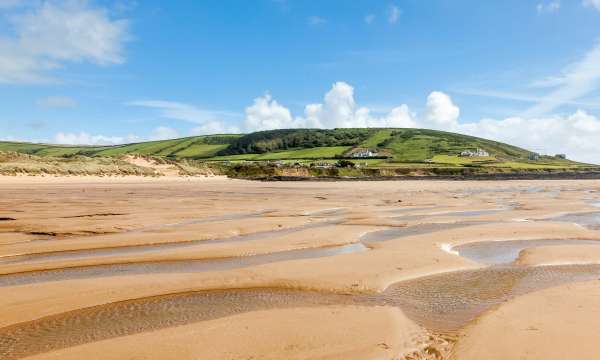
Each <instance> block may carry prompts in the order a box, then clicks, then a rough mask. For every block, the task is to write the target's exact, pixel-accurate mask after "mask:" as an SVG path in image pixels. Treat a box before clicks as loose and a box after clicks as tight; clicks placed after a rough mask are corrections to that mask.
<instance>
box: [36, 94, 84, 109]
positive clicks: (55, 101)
mask: <svg viewBox="0 0 600 360" xmlns="http://www.w3.org/2000/svg"><path fill="white" fill-rule="evenodd" d="M35 104H36V105H37V106H40V107H45V108H72V107H75V106H77V101H75V99H73V98H71V97H68V96H48V97H45V98H42V99H38V100H37V101H36V102H35Z"/></svg>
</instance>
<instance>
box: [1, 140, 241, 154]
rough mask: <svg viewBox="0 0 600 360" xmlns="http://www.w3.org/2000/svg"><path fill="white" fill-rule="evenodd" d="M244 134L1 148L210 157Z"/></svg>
mask: <svg viewBox="0 0 600 360" xmlns="http://www.w3.org/2000/svg"><path fill="white" fill-rule="evenodd" d="M239 137H240V135H207V136H194V137H188V138H182V139H173V140H159V141H148V142H141V143H134V144H126V145H115V146H63V145H51V144H28V143H16V142H0V151H14V152H19V153H24V154H29V155H37V156H57V157H60V156H63V157H64V156H73V155H85V156H121V155H127V154H140V155H147V156H160V157H170V158H190V159H199V158H208V157H212V156H215V154H216V153H217V152H219V151H222V150H224V149H226V148H227V147H228V146H229V144H230V143H231V142H233V141H234V140H235V139H237V138H239Z"/></svg>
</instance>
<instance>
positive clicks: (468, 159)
mask: <svg viewBox="0 0 600 360" xmlns="http://www.w3.org/2000/svg"><path fill="white" fill-rule="evenodd" d="M478 149H480V150H482V151H483V152H482V154H483V155H485V156H460V155H461V152H463V151H473V152H475V151H477V150H478ZM367 150H369V151H371V153H372V154H371V156H368V158H360V159H355V160H356V161H360V162H361V163H364V164H367V165H368V166H372V167H402V166H410V167H501V168H516V169H527V168H531V169H543V168H549V169H553V168H563V169H565V168H567V169H569V168H579V167H589V165H586V164H581V163H577V162H573V161H569V160H566V159H560V158H557V157H551V156H541V157H540V158H539V159H530V156H531V152H530V151H528V150H526V149H522V148H519V147H516V146H512V145H508V144H504V143H500V142H496V141H491V140H486V139H482V138H477V137H473V136H467V135H462V134H456V133H450V132H444V131H436V130H426V129H331V130H322V129H283V130H270V131H259V132H254V133H250V134H245V135H207V136H195V137H187V138H181V139H173V140H161V141H149V142H140V143H133V144H125V145H115V146H61V145H48V144H30V143H16V142H0V151H5V152H6V151H13V152H19V153H25V154H30V155H36V156H42V157H43V156H52V157H71V156H75V155H83V156H89V157H119V156H122V155H126V154H141V155H146V156H156V157H166V158H170V159H175V160H177V159H197V160H205V161H211V162H215V161H228V162H232V161H233V162H236V161H274V160H278V161H284V162H286V161H287V162H300V163H302V162H304V163H306V162H314V161H315V160H319V161H323V162H327V161H329V162H335V161H337V160H339V159H341V158H353V159H354V158H356V157H357V155H356V153H357V152H365V151H367ZM480 155H481V154H480Z"/></svg>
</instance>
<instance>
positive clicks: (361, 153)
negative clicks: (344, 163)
mask: <svg viewBox="0 0 600 360" xmlns="http://www.w3.org/2000/svg"><path fill="white" fill-rule="evenodd" d="M377 155H378V153H377V152H374V151H371V150H369V149H360V150H358V151H355V152H353V153H352V157H353V158H369V157H374V156H377Z"/></svg>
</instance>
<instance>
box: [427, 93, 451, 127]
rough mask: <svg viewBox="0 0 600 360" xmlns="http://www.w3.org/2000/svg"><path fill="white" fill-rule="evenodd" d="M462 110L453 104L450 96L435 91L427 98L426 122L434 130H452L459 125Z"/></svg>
mask: <svg viewBox="0 0 600 360" xmlns="http://www.w3.org/2000/svg"><path fill="white" fill-rule="evenodd" d="M459 116H460V109H459V108H458V106H456V105H454V103H452V99H451V98H450V96H448V95H446V94H444V93H443V92H439V91H434V92H432V93H431V94H429V96H428V97H427V105H426V108H425V119H424V120H425V122H426V123H427V124H430V125H431V126H430V127H433V128H436V129H437V128H442V129H451V128H453V127H455V126H456V125H457V124H458V117H459Z"/></svg>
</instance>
